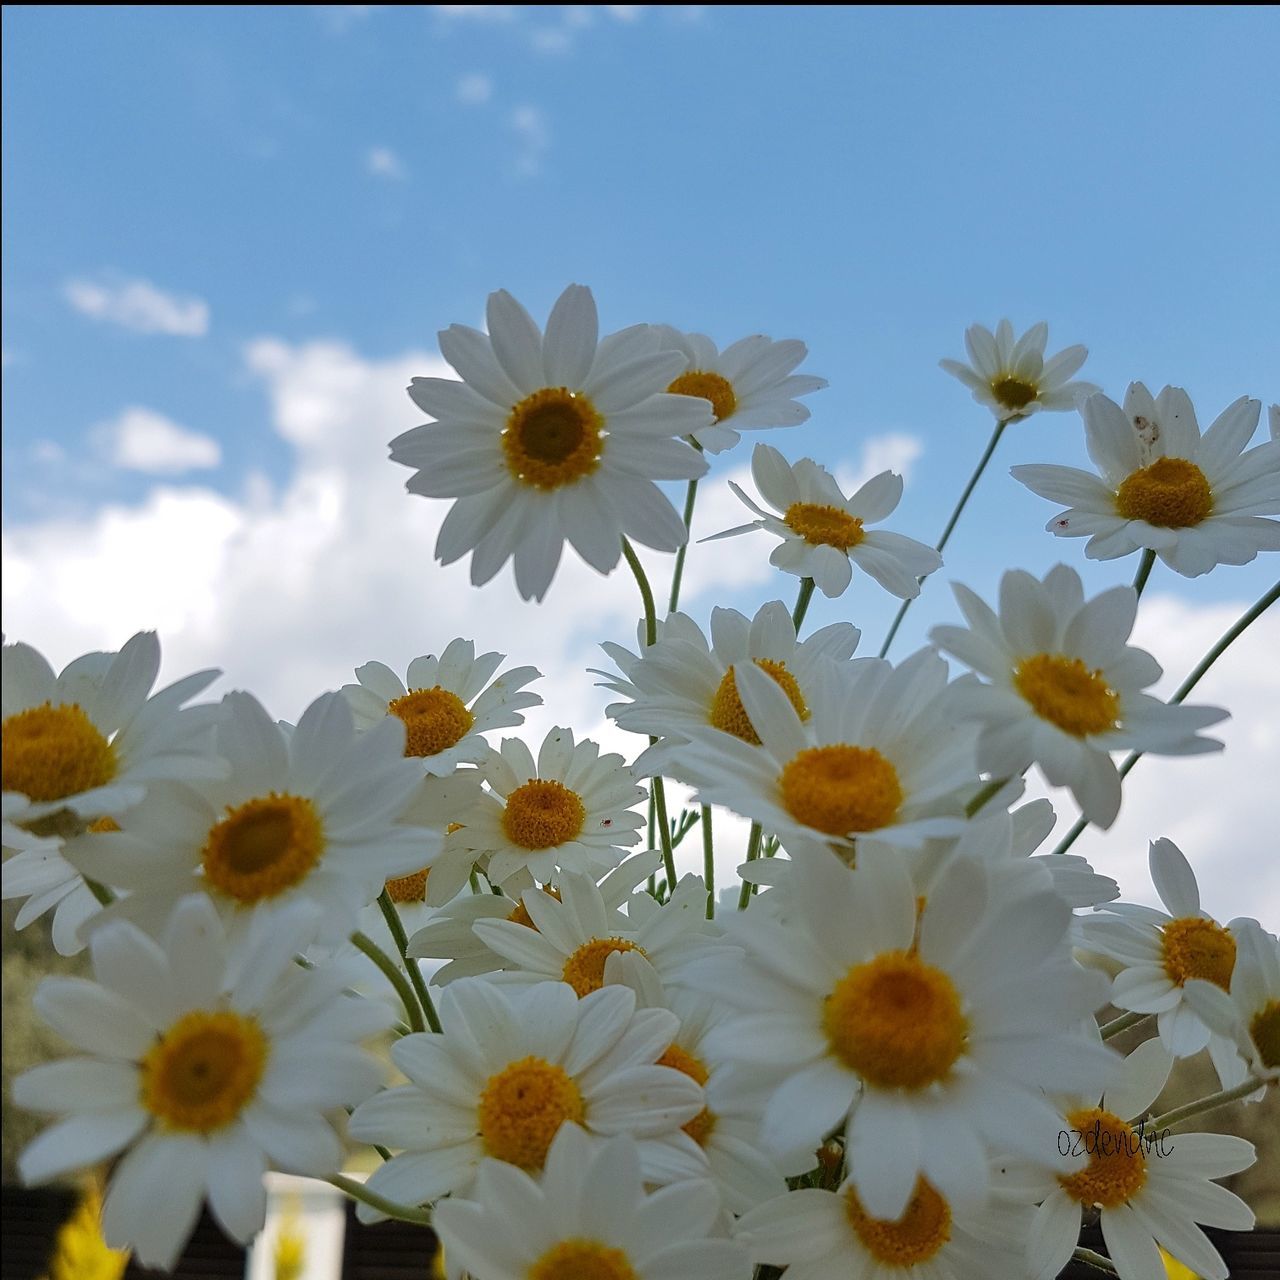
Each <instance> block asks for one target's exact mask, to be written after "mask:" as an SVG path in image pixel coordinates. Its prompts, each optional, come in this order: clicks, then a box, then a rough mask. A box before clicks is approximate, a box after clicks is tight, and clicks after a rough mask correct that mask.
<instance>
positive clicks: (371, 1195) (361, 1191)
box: [329, 1173, 431, 1227]
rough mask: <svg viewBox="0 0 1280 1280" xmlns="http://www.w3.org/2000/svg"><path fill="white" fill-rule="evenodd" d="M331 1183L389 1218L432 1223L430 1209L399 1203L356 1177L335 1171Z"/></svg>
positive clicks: (426, 1223) (420, 1223) (425, 1224)
mask: <svg viewBox="0 0 1280 1280" xmlns="http://www.w3.org/2000/svg"><path fill="white" fill-rule="evenodd" d="M329 1184H330V1185H331V1186H334V1187H337V1188H338V1190H339V1191H344V1192H346V1194H347V1195H349V1196H350V1197H351V1198H352V1199H353V1200H360V1201H362V1202H363V1203H364V1204H367V1205H368V1206H369V1207H370V1208H371V1209H377V1211H378V1212H379V1213H385V1214H386V1215H387V1217H388V1218H398V1219H399V1220H400V1221H401V1222H416V1223H417V1224H418V1225H419V1226H422V1227H429V1226H430V1225H431V1214H430V1212H429V1211H428V1210H426V1209H415V1208H413V1206H412V1205H407V1204H398V1203H397V1202H396V1201H395V1200H388V1199H387V1198H386V1196H380V1195H379V1194H378V1193H377V1192H376V1191H370V1190H369V1189H368V1187H366V1186H365V1185H364V1183H363V1182H357V1181H356V1180H355V1179H354V1178H347V1177H344V1176H343V1175H342V1174H340V1173H335V1174H332V1175H330V1177H329Z"/></svg>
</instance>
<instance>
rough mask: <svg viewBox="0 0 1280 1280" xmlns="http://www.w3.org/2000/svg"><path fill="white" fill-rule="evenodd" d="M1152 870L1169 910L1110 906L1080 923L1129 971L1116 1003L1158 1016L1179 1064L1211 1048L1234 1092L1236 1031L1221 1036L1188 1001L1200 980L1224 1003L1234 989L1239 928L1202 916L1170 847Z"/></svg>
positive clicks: (1191, 876) (1192, 878) (1196, 893)
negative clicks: (1192, 984) (1192, 985)
mask: <svg viewBox="0 0 1280 1280" xmlns="http://www.w3.org/2000/svg"><path fill="white" fill-rule="evenodd" d="M1148 865H1149V867H1150V870H1151V881H1152V883H1153V884H1154V885H1155V887H1156V892H1157V893H1158V894H1159V895H1160V901H1161V902H1163V903H1164V905H1165V910H1164V911H1159V910H1157V909H1156V908H1154V907H1144V906H1141V905H1139V904H1136V903H1128V902H1114V903H1111V904H1110V905H1109V906H1108V907H1107V908H1106V913H1104V914H1101V915H1097V916H1093V917H1090V918H1088V919H1086V920H1085V921H1084V922H1083V927H1084V934H1085V938H1086V940H1087V943H1088V945H1089V946H1090V947H1091V948H1092V949H1093V950H1095V951H1099V952H1101V953H1102V954H1103V955H1107V956H1110V957H1111V958H1112V959H1114V960H1118V961H1119V962H1120V963H1121V964H1122V965H1123V966H1124V967H1123V968H1122V969H1121V970H1120V972H1119V974H1117V976H1116V979H1115V983H1114V985H1113V987H1112V990H1111V1003H1112V1004H1114V1005H1115V1006H1116V1008H1117V1009H1127V1010H1131V1011H1132V1012H1134V1013H1154V1014H1156V1015H1158V1016H1157V1018H1156V1025H1157V1027H1158V1029H1159V1033H1160V1039H1161V1040H1162V1041H1163V1043H1164V1045H1165V1047H1166V1048H1167V1049H1168V1050H1169V1052H1170V1053H1171V1054H1173V1055H1174V1057H1177V1058H1187V1057H1190V1056H1191V1055H1192V1054H1194V1053H1199V1052H1200V1050H1201V1049H1204V1048H1205V1047H1206V1046H1207V1047H1208V1049H1209V1053H1210V1056H1211V1057H1212V1059H1213V1063H1214V1066H1215V1067H1216V1068H1217V1070H1218V1074H1219V1075H1220V1076H1222V1083H1223V1087H1224V1088H1232V1087H1234V1086H1235V1085H1237V1084H1240V1083H1241V1082H1242V1081H1243V1080H1244V1076H1245V1072H1244V1064H1243V1063H1242V1062H1241V1061H1240V1059H1239V1056H1238V1055H1237V1053H1236V1045H1235V1039H1234V1036H1233V1035H1232V1032H1231V1030H1228V1031H1227V1032H1226V1033H1225V1034H1221V1035H1218V1034H1215V1033H1214V1032H1213V1031H1212V1029H1211V1028H1210V1026H1209V1025H1208V1024H1206V1023H1205V1022H1204V1020H1203V1019H1202V1018H1201V1017H1200V1015H1199V1013H1198V1011H1197V1009H1196V1007H1195V1006H1194V1005H1193V1004H1192V1003H1191V1002H1190V1001H1188V1000H1187V999H1186V987H1187V984H1188V983H1189V982H1191V981H1193V980H1199V981H1201V982H1205V983H1211V984H1212V985H1213V986H1214V987H1216V988H1218V990H1219V992H1220V993H1221V994H1222V995H1224V996H1225V995H1226V993H1227V992H1229V991H1230V990H1231V980H1232V976H1233V975H1234V972H1235V966H1236V956H1237V945H1238V939H1237V929H1238V927H1239V925H1240V924H1241V923H1242V922H1241V921H1238V920H1233V921H1231V922H1230V924H1229V925H1227V926H1225V927H1224V926H1223V925H1221V924H1219V923H1218V922H1217V921H1216V920H1214V918H1213V917H1212V916H1211V915H1209V913H1208V912H1207V911H1203V910H1202V909H1201V907H1200V889H1199V886H1198V885H1197V883H1196V874H1195V872H1194V871H1193V870H1192V869H1191V864H1190V863H1189V862H1188V861H1187V859H1186V856H1185V855H1184V854H1183V852H1182V850H1181V849H1179V848H1178V846H1177V845H1176V844H1174V843H1173V841H1172V840H1168V839H1160V840H1153V841H1152V842H1151V848H1150V851H1149V854H1148ZM1224 1072H1225V1073H1226V1074H1224Z"/></svg>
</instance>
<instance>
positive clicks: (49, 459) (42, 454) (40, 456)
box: [27, 440, 67, 467]
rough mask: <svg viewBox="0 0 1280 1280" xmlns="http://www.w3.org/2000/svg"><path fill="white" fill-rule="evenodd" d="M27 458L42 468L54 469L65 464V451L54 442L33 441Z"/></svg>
mask: <svg viewBox="0 0 1280 1280" xmlns="http://www.w3.org/2000/svg"><path fill="white" fill-rule="evenodd" d="M27 456H28V457H29V458H30V459H31V461H32V462H38V463H39V464H40V465H41V466H43V467H56V466H60V465H61V464H62V463H64V462H66V460H67V451H66V450H65V449H64V448H63V447H62V446H61V445H60V444H59V443H58V442H57V441H56V440H33V441H32V442H31V445H30V447H29V448H28V450H27Z"/></svg>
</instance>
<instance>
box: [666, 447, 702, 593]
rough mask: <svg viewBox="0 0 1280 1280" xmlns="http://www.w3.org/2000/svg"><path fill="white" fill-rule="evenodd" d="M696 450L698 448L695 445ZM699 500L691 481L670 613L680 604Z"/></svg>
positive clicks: (674, 574)
mask: <svg viewBox="0 0 1280 1280" xmlns="http://www.w3.org/2000/svg"><path fill="white" fill-rule="evenodd" d="M694 447H695V448H698V446H697V445H696V444H695V445H694ZM697 500H698V482H697V481H696V480H690V481H689V487H688V488H687V489H686V490H685V495H684V532H685V540H684V544H683V545H682V546H681V548H680V550H679V551H677V552H676V567H675V571H674V572H673V573H672V575H671V600H670V603H669V604H668V605H667V612H668V613H675V611H676V605H678V604H679V603H680V580H681V579H682V578H683V577H684V557H685V553H686V552H687V551H688V550H689V534H691V533H692V532H693V504H694V503H695V502H696V501H697Z"/></svg>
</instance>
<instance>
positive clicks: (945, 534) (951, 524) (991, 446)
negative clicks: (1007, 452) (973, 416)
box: [879, 415, 1020, 658]
mask: <svg viewBox="0 0 1280 1280" xmlns="http://www.w3.org/2000/svg"><path fill="white" fill-rule="evenodd" d="M1019 416H1020V415H1019ZM1017 421H1018V418H1017V417H1013V418H1007V419H1006V420H1005V421H1004V422H997V423H996V426H995V430H994V431H992V433H991V439H990V440H988V441H987V447H986V448H985V449H984V450H983V451H982V457H981V458H979V459H978V465H977V467H975V468H974V472H973V475H971V476H970V477H969V483H968V484H966V485H965V487H964V492H963V493H961V495H960V501H959V502H957V503H956V508H955V510H954V511H953V512H952V513H951V519H950V520H948V521H947V527H946V528H945V529H943V531H942V537H940V538H939V539H938V541H937V542H936V543H934V550H935V551H937V552H939V553H941V552H942V549H943V547H945V546H946V545H947V540H948V539H949V538H950V537H951V533H952V530H953V529H955V527H956V523H957V521H958V520H959V519H960V513H961V512H962V511H963V510H964V508H965V504H966V503H967V502H968V501H969V496H970V495H971V494H972V493H973V491H974V489H975V488H977V485H978V481H979V480H980V479H981V478H982V473H983V472H984V471H985V470H986V469H987V463H988V462H990V461H991V455H992V454H993V453H995V451H996V445H998V444H999V443H1000V437H1001V436H1002V435H1004V429H1005V427H1007V426H1008V425H1009V423H1011V422H1017ZM917 581H919V582H923V581H924V579H923V578H920V579H918V580H917ZM916 598H918V597H915V596H913V597H912V600H914V599H916ZM911 603H912V601H911V600H904V601H903V602H902V605H901V607H900V608H899V609H898V613H897V616H896V617H895V618H894V620H893V624H892V626H890V628H889V634H888V635H887V636H885V638H884V644H882V645H881V646H880V654H879V656H880V657H882V658H883V657H884V656H885V654H887V653H888V652H889V646H890V645H892V644H893V638H894V636H896V635H897V634H898V628H899V627H900V626H902V620H903V618H905V617H906V616H907V610H908V609H910V608H911Z"/></svg>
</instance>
